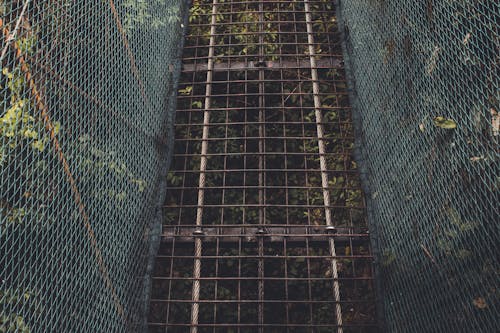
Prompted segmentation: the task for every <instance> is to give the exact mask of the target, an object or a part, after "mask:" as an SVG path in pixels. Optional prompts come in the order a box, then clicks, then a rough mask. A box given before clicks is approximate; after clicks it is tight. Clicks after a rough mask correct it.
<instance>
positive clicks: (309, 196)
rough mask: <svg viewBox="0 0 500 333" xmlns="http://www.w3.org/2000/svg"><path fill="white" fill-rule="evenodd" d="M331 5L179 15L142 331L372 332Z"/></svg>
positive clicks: (239, 4) (219, 7) (235, 7)
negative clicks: (186, 19) (163, 189)
mask: <svg viewBox="0 0 500 333" xmlns="http://www.w3.org/2000/svg"><path fill="white" fill-rule="evenodd" d="M341 53H342V52H341V48H340V45H339V35H338V30H337V22H336V19H335V12H334V8H333V2H332V1H326V0H325V1H308V0H297V1H267V0H266V1H264V0H261V1H229V0H227V1H220V0H213V1H201V0H195V1H194V3H193V5H192V8H191V16H190V27H189V34H188V36H187V37H186V45H185V50H184V57H183V72H182V77H181V82H180V87H179V96H178V110H177V120H176V142H175V154H174V166H173V169H172V171H171V173H170V174H169V177H168V178H169V179H168V181H169V190H168V195H167V202H166V204H165V210H166V216H167V220H166V221H165V224H164V226H163V236H162V244H161V249H160V253H159V255H158V257H157V262H156V268H155V275H154V280H153V299H152V301H151V314H150V318H149V328H150V331H151V332H191V333H196V332H337V333H342V332H376V331H377V329H376V327H377V325H376V320H375V306H374V304H375V294H374V283H373V269H372V261H373V258H372V256H371V254H370V242H369V233H368V228H367V221H366V216H365V205H364V201H363V194H362V191H361V187H360V181H359V177H358V173H357V170H356V163H355V162H354V161H353V158H352V150H353V143H354V138H353V127H352V123H351V114H350V108H349V104H348V98H347V92H346V89H347V87H346V82H345V78H344V73H343V68H342V57H341Z"/></svg>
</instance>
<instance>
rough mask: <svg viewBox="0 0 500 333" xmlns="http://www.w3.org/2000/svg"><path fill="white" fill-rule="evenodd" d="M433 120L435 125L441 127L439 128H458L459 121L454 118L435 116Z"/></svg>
mask: <svg viewBox="0 0 500 333" xmlns="http://www.w3.org/2000/svg"><path fill="white" fill-rule="evenodd" d="M433 121H434V125H435V126H437V127H439V128H444V129H455V128H457V123H456V122H455V121H454V120H452V119H448V118H445V117H435V118H434V119H433Z"/></svg>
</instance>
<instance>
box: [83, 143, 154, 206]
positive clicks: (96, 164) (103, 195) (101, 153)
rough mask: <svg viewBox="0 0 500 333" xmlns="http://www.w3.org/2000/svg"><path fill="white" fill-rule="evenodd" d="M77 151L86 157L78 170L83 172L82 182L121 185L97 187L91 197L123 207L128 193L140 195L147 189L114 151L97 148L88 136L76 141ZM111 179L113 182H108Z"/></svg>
mask: <svg viewBox="0 0 500 333" xmlns="http://www.w3.org/2000/svg"><path fill="white" fill-rule="evenodd" d="M77 146H78V149H76V151H79V152H81V153H83V154H82V155H83V156H86V157H85V158H84V159H82V160H81V162H80V168H82V170H85V171H84V172H83V174H82V179H81V180H82V181H83V182H91V181H98V182H102V183H104V181H105V180H106V183H111V184H121V185H120V186H113V187H109V188H102V187H101V186H99V187H97V188H95V189H94V191H93V196H94V197H96V198H100V199H112V200H113V201H112V202H113V203H114V204H117V205H119V207H121V205H123V203H124V202H126V200H125V199H127V197H128V195H129V194H130V191H131V190H133V191H137V192H139V193H142V192H144V191H145V190H146V188H147V183H146V181H145V180H144V179H142V178H140V177H137V176H136V175H135V174H134V172H132V171H131V170H130V168H129V167H128V166H127V165H126V164H125V162H124V161H123V160H122V159H121V158H120V157H119V155H118V153H117V152H116V151H113V150H110V149H109V148H103V147H99V146H98V145H97V144H96V143H93V142H92V141H91V139H90V137H89V136H86V135H84V136H81V137H80V138H79V140H78V144H77ZM110 179H113V181H111V182H110V181H109V180H110Z"/></svg>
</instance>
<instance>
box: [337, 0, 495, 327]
mask: <svg viewBox="0 0 500 333" xmlns="http://www.w3.org/2000/svg"><path fill="white" fill-rule="evenodd" d="M339 2H340V14H341V17H342V24H341V26H342V29H343V30H344V35H345V36H344V37H345V46H346V51H347V54H348V59H349V65H350V69H351V70H350V74H351V75H352V79H354V81H355V92H356V95H355V96H354V97H356V99H355V101H356V104H355V109H356V110H357V111H358V112H357V116H358V117H359V118H360V119H359V120H360V122H361V124H362V126H361V127H360V131H359V135H360V138H361V140H362V142H361V143H362V146H363V148H364V151H363V157H364V163H363V165H364V167H365V170H364V171H366V172H367V173H368V177H369V183H368V184H369V188H367V192H368V195H369V196H370V198H371V200H370V202H369V208H370V213H371V214H370V217H371V219H370V221H371V224H372V227H373V229H374V230H377V234H378V235H377V236H378V237H377V238H378V243H379V244H378V245H379V246H378V248H379V249H380V256H379V264H380V267H381V271H382V278H381V280H380V281H381V282H382V284H383V292H384V297H383V300H384V308H385V314H386V322H387V325H388V328H387V330H388V331H390V332H452V331H455V332H498V330H499V327H500V323H499V318H500V294H499V292H500V290H499V288H498V281H499V269H500V265H499V256H498V254H499V251H500V248H499V245H500V241H499V240H500V229H499V228H500V225H499V221H500V218H499V216H500V215H499V185H500V178H499V175H500V174H499V146H498V143H499V138H500V136H499V126H500V123H499V119H500V118H499V115H498V112H499V111H500V110H499V105H500V103H499V101H500V96H499V82H500V79H499V78H500V74H499V69H498V64H499V59H500V58H499V55H500V44H499V43H500V39H499V23H500V6H499V3H498V1H493V0H492V1H488V0H485V1H434V0H426V1H382V0H380V1H339ZM372 236H373V235H372Z"/></svg>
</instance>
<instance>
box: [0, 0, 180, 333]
mask: <svg viewBox="0 0 500 333" xmlns="http://www.w3.org/2000/svg"><path fill="white" fill-rule="evenodd" d="M183 7H184V5H183V4H182V2H181V1H175V0H163V1H159V0H156V1H139V0H126V1H117V2H116V3H115V2H114V1H113V0H106V1H64V0H53V1H29V0H24V1H11V0H2V1H0V14H1V16H0V17H1V21H0V26H1V36H0V41H1V43H0V45H1V48H0V52H1V66H2V73H1V74H0V94H1V98H0V103H1V106H0V310H1V314H0V332H6V331H7V332H14V331H16V332H126V331H136V330H137V327H138V326H137V325H139V324H140V322H141V321H142V318H141V316H142V315H141V309H142V308H143V304H147V301H145V298H147V297H146V296H147V292H146V291H147V284H146V285H145V284H144V283H143V281H146V280H147V278H146V279H145V276H146V277H147V268H148V267H151V265H148V264H149V257H150V253H151V252H154V246H152V244H153V245H154V242H153V241H152V238H153V237H155V232H156V233H158V232H159V231H158V229H159V225H156V224H155V222H156V221H157V222H158V223H159V222H160V220H159V219H158V220H157V219H155V214H156V213H157V209H156V207H159V205H160V204H161V203H162V202H161V195H159V194H161V193H164V190H163V189H161V187H162V183H161V182H160V181H159V179H160V175H162V174H163V175H165V174H166V170H165V169H166V168H167V165H168V155H169V153H168V149H169V148H171V146H172V144H171V137H172V136H173V134H172V133H173V132H172V129H171V127H172V125H173V120H172V118H173V110H174V106H175V98H173V96H175V92H176V90H177V89H176V87H175V85H176V82H177V76H178V72H179V64H178V58H179V52H180V50H179V45H180V42H181V38H182V22H181V17H183V16H184V14H183V10H184V8H183ZM158 196H160V200H158ZM155 239H158V235H156V238H155Z"/></svg>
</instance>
